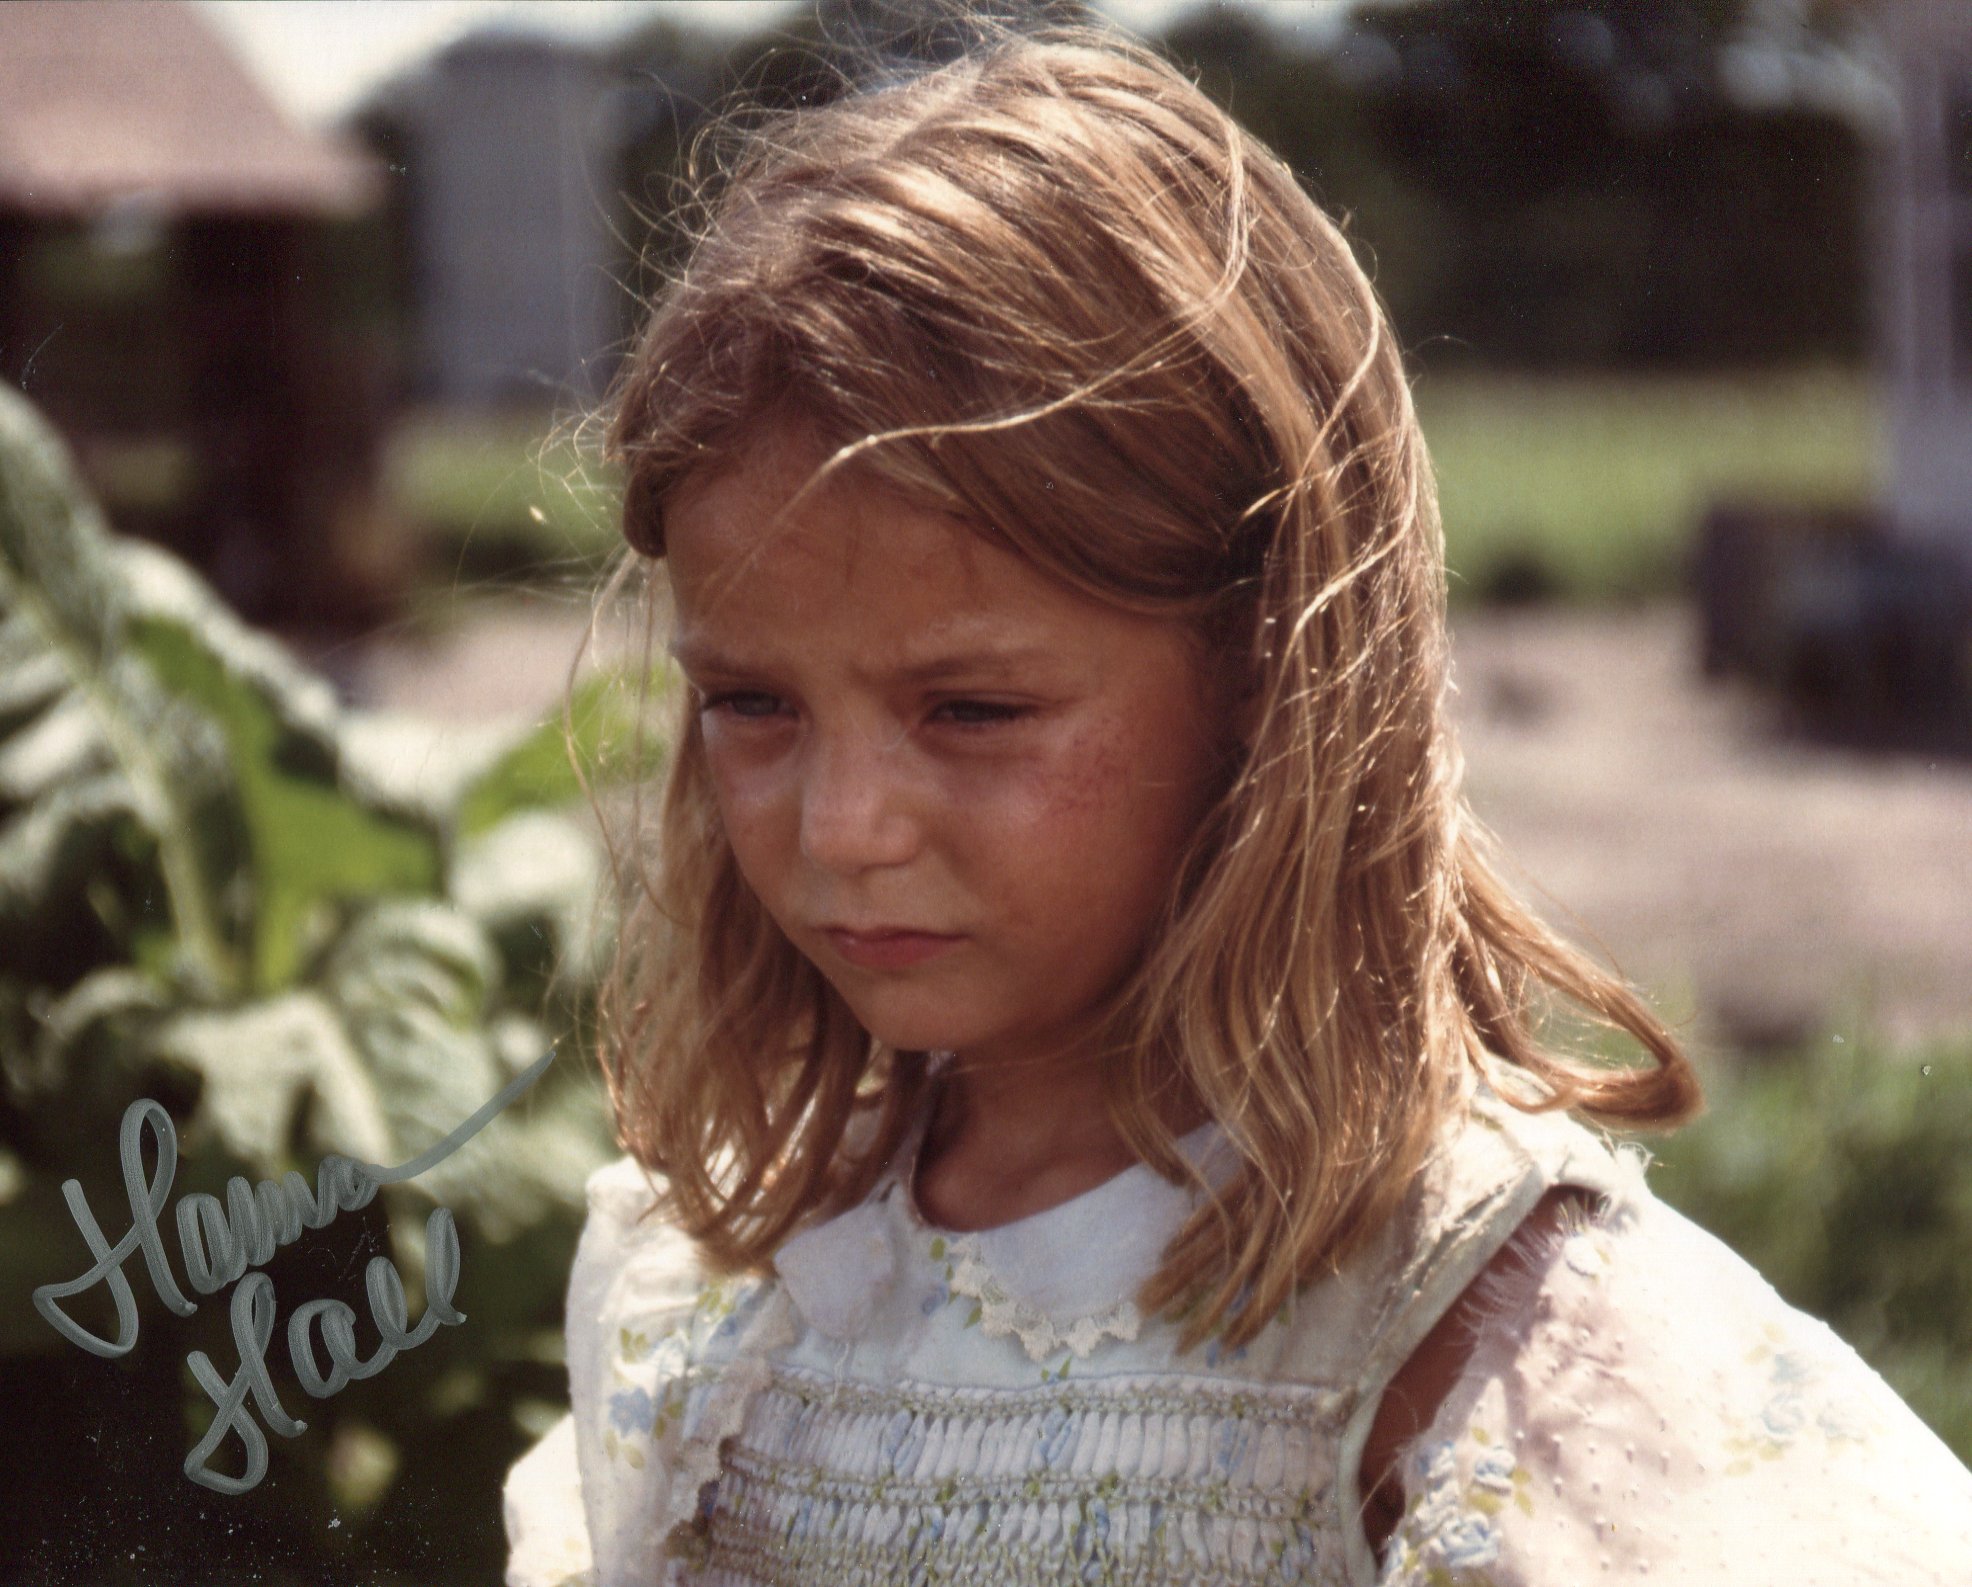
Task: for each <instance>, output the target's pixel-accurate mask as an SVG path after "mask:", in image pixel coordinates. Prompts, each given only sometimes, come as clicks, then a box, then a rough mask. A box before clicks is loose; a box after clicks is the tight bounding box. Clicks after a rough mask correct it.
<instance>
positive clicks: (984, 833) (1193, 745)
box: [664, 434, 1224, 1066]
mask: <svg viewBox="0 0 1972 1587" xmlns="http://www.w3.org/2000/svg"><path fill="white" fill-rule="evenodd" d="M822 456H823V454H822V453H821V452H820V451H819V450H818V449H816V448H814V447H813V446H812V445H810V444H808V443H806V442H804V441H801V440H799V439H796V438H794V437H793V436H792V435H778V434H776V435H773V436H770V437H769V438H767V439H766V442H765V444H763V445H760V446H758V447H756V448H754V449H753V451H752V452H751V455H750V456H749V457H748V458H747V459H746V461H745V462H744V464H743V465H742V466H741V467H739V468H737V469H735V470H733V471H731V472H729V473H726V474H724V475H721V476H715V477H713V478H710V479H694V480H690V481H687V483H686V484H685V485H684V486H682V487H681V488H680V489H679V490H678V491H677V492H676V493H674V495H673V496H672V498H671V499H670V500H669V501H667V502H666V503H665V514H664V523H665V543H666V555H667V558H668V560H669V564H670V575H671V584H672V591H673V596H674V599H675V602H676V609H677V631H676V637H675V638H674V640H673V643H672V647H671V648H672V651H673V653H674V654H675V655H676V656H677V657H678V659H679V661H680V663H681V665H682V666H683V668H684V670H685V673H686V676H687V677H688V678H689V680H690V682H691V684H692V686H693V689H694V691H695V695H696V698H697V699H698V701H699V704H700V716H699V722H700V727H701V730H702V733H703V737H704V747H705V756H706V763H707V766H708V768H709V771H710V774H711V779H712V783H713V786H714V788H715V790H716V796H717V801H718V808H719V814H720V817H721V819H722V822H723V824H724V829H725V833H726V836H727V839H728V841H729V842H730V843H731V845H732V849H733V854H734V857H735V858H736V860H737V862H738V864H739V868H740V871H741V873H742V874H743V875H744V877H745V878H746V881H747V883H748V885H749V886H751V887H752V889H753V891H754V892H755V893H756V894H757V895H758V896H759V898H760V901H761V903H762V904H763V905H764V906H765V908H766V910H767V912H768V913H769V914H770V915H772V916H773V918H774V920H775V922H776V923H777V924H778V925H779V926H780V928H781V930H782V931H783V932H785V933H786V934H787V936H788V938H789V940H791V941H792V942H793V943H794V945H795V946H796V947H797V948H799V949H800V950H801V952H802V953H804V954H806V955H807V956H808V957H809V958H810V959H811V960H813V961H814V963H815V964H816V965H817V966H818V967H819V968H820V970H821V971H822V973H823V974H824V975H826V976H827V977H828V979H829V980H830V982H832V983H833V984H834V986H835V987H836V989H837V990H838V991H839V992H840V993H841V994H842V997H843V999H844V1000H845V1001H846V1002H847V1003H848V1004H849V1006H850V1008H851V1009H852V1010H853V1011H854V1012H855V1014H856V1016H857V1017H858V1018H859V1019H860V1020H861V1021H862V1023H863V1025H864V1027H865V1028H866V1029H867V1030H869V1031H870V1032H871V1033H872V1034H874V1035H875V1036H877V1037H878V1038H879V1039H881V1040H883V1041H885V1042H888V1043H890V1044H891V1045H892V1046H894V1047H896V1048H900V1049H913V1050H936V1049H941V1048H953V1049H956V1050H958V1051H960V1052H961V1053H963V1054H964V1055H965V1056H966V1059H967V1062H968V1066H970V1065H972V1064H974V1063H978V1064H982V1065H985V1064H993V1065H997V1064H999V1063H1001V1062H1002V1061H1007V1062H1017V1061H1019V1060H1022V1059H1027V1060H1033V1061H1040V1062H1047V1061H1051V1060H1054V1059H1057V1058H1064V1057H1068V1056H1071V1055H1072V1054H1073V1049H1074V1045H1075V1042H1076V1038H1077V1033H1078V1030H1079V1029H1080V1028H1081V1021H1082V1018H1083V1016H1084V1015H1085V1013H1086V1012H1087V1011H1088V1010H1090V1008H1091V1007H1092V1005H1093V1004H1095V1002H1096V1001H1097V999H1098V998H1099V997H1100V996H1101V995H1102V994H1103V993H1104V992H1106V991H1107V990H1109V989H1110V988H1111V987H1112V986H1113V985H1114V984H1115V983H1116V982H1117V981H1118V980H1119V979H1120V978H1121V977H1122V976H1123V975H1124V974H1125V973H1126V972H1127V971H1128V970H1129V969H1130V968H1131V967H1132V965H1133V964H1134V962H1135V961H1136V959H1137V957H1138V955H1139V953H1140V951H1141V950H1142V948H1143V947H1144V945H1145V942H1146V940H1147V937H1148V935H1149V933H1150V931H1151V928H1152V926H1153V924H1154V919H1155V916H1156V913H1157V911H1158V910H1159V909H1160V907H1161V906H1162V903H1163V900H1164V898H1165V895H1166V892H1167V889H1168V887H1169V886H1170V883H1171V881H1172V878H1173V875H1174V871H1175V865H1176V861H1177V858H1178V855H1179V852H1180V850H1181V848H1182V847H1183V845H1184V844H1185V842H1186V840H1187V839H1188V838H1189V837H1190V836H1191V834H1192V833H1193V831H1194V830H1195V829H1196V828H1197V826H1198V824H1199V821H1200V819H1201V817H1202V816H1203V815H1204V813H1205V811H1206V809H1207V808H1208V806H1209V805H1210V803H1211V801H1212V799H1213V797H1214V796H1215V794H1216V793H1217V786H1216V774H1215V758H1216V756H1217V754H1218V752H1219V744H1220V740H1221V738H1222V737H1223V736H1224V728H1223V724H1222V722H1221V721H1220V720H1218V719H1217V712H1216V708H1215V706H1214V705H1213V704H1212V703H1210V702H1208V701H1207V700H1206V699H1204V698H1202V696H1203V694H1204V692H1205V691H1204V689H1203V688H1202V686H1201V684H1202V680H1201V678H1200V677H1199V675H1198V671H1197V668H1196V665H1195V663H1194V662H1193V660H1192V653H1191V652H1190V650H1189V649H1188V648H1187V646H1186V644H1185V641H1184V638H1183V635H1182V632H1181V630H1180V629H1179V627H1178V626H1177V625H1176V624H1174V623H1171V622H1166V621H1162V620H1157V619H1150V618H1144V617H1140V616H1136V615H1134V614H1129V613H1124V612H1121V611H1118V610H1116V609H1114V608H1112V607H1109V606H1105V605H1102V604H1099V603H1096V602H1094V601H1091V600H1090V599H1088V598H1087V597H1085V596H1083V595H1081V594H1079V593H1077V592H1071V591H1069V590H1067V589H1066V588H1064V587H1062V586H1060V585H1058V584H1056V583H1054V582H1052V581H1051V580H1049V579H1048V578H1046V577H1045V576H1043V575H1042V574H1040V573H1038V572H1037V571H1035V570H1034V569H1033V568H1032V567H1031V566H1030V565H1029V564H1027V563H1026V562H1024V561H1023V560H1021V559H1020V558H1018V557H1016V556H1014V555H1013V554H1011V553H1009V552H1007V551H1004V550H1001V549H1000V548H998V547H996V546H992V545H989V544H987V543H986V542H985V541H984V540H982V539H980V538H978V537H977V536H976V535H974V534H972V533H970V532H969V531H968V530H967V529H966V528H965V527H964V525H963V524H961V523H959V522H958V521H957V520H954V519H950V518H946V517H944V516H942V515H938V514H933V513H927V512H923V511H919V510H917V509H915V508H912V507H909V506H907V505H905V504H904V503H903V502H902V501H900V500H899V499H898V498H896V497H894V496H892V495H890V494H889V493H887V492H885V491H883V490H881V489H879V488H877V487H875V486H873V485H871V484H868V483H865V482H863V481H860V480H856V479H854V478H853V476H847V475H838V476H836V477H835V478H834V479H833V480H831V481H830V483H829V484H828V485H827V486H826V487H824V488H823V489H822V490H820V491H818V492H816V493H815V494H814V495H812V496H811V497H810V498H809V501H808V503H807V504H806V505H805V506H804V507H803V508H802V509H801V510H800V511H799V512H797V513H795V514H792V515H790V517H789V518H788V519H787V520H786V522H785V524H784V526H783V528H782V530H781V531H780V532H779V534H778V535H775V534H772V533H771V532H770V526H771V524H772V521H773V519H774V517H775V515H776V513H777V512H778V511H779V509H780V508H781V506H782V504H783V503H784V502H786V501H787V500H788V499H789V497H790V496H792V494H793V493H794V491H795V490H796V489H797V488H798V486H799V485H800V483H801V482H802V481H803V480H804V479H805V478H806V477H807V476H808V473H809V471H810V470H811V469H812V468H813V467H814V466H815V465H816V464H817V463H819V462H820V461H821V459H822ZM756 553H758V559H757V560H751V559H752V558H754V557H755V555H756ZM832 927H847V928H850V929H852V930H857V931H876V930H898V929H905V930H911V931H917V932H928V933H939V934H945V935H949V936H951V937H954V938H956V939H957V940H956V941H954V942H951V943H949V944H948V945H946V946H944V947H942V948H940V949H939V950H938V951H936V952H935V953H933V954H932V955H931V956H930V957H927V958H922V959H920V960H918V961H917V962H914V963H908V964H895V963H892V964H871V963H869V962H861V963H859V962H856V961H855V960H854V959H853V958H851V957H848V956H845V950H844V947H843V946H842V945H841V944H840V943H839V942H838V941H837V940H836V939H835V938H833V937H832V936H831V935H830V928H832Z"/></svg>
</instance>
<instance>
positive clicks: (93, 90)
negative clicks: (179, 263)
mask: <svg viewBox="0 0 1972 1587" xmlns="http://www.w3.org/2000/svg"><path fill="white" fill-rule="evenodd" d="M380 192H381V182H380V177H379V174H378V173H377V171H376V169H375V166H374V164H373V163H372V162H371V161H370V160H369V158H368V157H366V156H364V155H362V154H359V153H357V152H356V151H355V150H354V148H353V147H352V146H349V145H346V144H344V143H341V142H339V141H337V140H335V139H334V138H331V137H327V136H324V135H321V134H318V133H314V132H309V131H304V130H303V129H301V128H299V127H296V126H295V125H294V124H293V123H291V122H290V121H288V120H287V118H286V117H285V116H284V115H283V114H282V113H281V111H280V110H279V109H278V108H277V107H276V106H275V104H274V102H273V101H272V100H271V99H270V98H269V97H268V96H267V94H266V93H265V92H264V91H263V90H262V88H261V87H260V85H259V84H258V83H257V82H256V81H255V80H254V79H253V77H252V76H251V75H250V74H249V73H248V71H247V69H246V68H245V67H244V66H243V65H242V64H241V63H240V62H239V61H238V60H237V59H235V58H234V56H233V54H232V53H231V51H230V50H228V48H227V47H226V45H225V43H224V42H223V41H222V40H221V39H220V38H219V37H218V36H217V35H216V34H215V33H213V32H212V31H211V29H210V28H209V27H208V25H207V24H206V22H205V20H204V19H203V18H202V17H200V16H199V15H198V13H197V12H196V11H195V10H194V8H193V7H192V6H191V5H190V4H189V3H187V0H119V3H117V4H114V5H106V4H91V5H76V4H69V3H66V0H13V3H10V4H3V5H0V210H5V209H12V210H16V211H21V210H25V211H28V212H30V213H34V214H39V215H92V214H96V213H98V212H100V211H102V210H104V209H106V208H109V207H111V206H112V205H115V204H117V203H119V202H127V201H130V200H133V199H135V200H139V201H141V202H144V203H145V204H147V205H150V206H153V207H155V208H157V209H160V210H162V211H164V212H166V213H170V214H187V213H200V214H213V213H221V214H248V213H265V212H269V211H272V212H277V213H289V214H349V213H354V212H357V211H360V210H362V209H365V208H367V207H369V206H370V205H371V204H372V203H374V202H375V201H376V200H377V198H378V196H379V195H380Z"/></svg>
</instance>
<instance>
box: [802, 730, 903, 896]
mask: <svg viewBox="0 0 1972 1587" xmlns="http://www.w3.org/2000/svg"><path fill="white" fill-rule="evenodd" d="M896 750H897V745H896V744H895V743H887V742H884V741H883V739H882V737H881V735H880V734H878V733H875V732H871V731H869V730H866V729H862V728H857V727H851V728H848V729H846V730H844V731H842V732H838V733H834V734H831V735H829V736H828V737H826V738H822V737H820V736H818V737H817V739H816V741H815V745H814V749H813V751H812V753H811V754H810V756H809V759H808V764H807V766H806V767H805V768H804V769H803V772H802V784H801V852H802V854H803V855H804V856H805V857H806V858H807V859H808V861H809V862H810V863H811V864H814V865H817V866H819V867H821V868H822V869H824V870H828V871H835V872H838V873H843V874H848V873H853V872H855V871H861V870H868V869H869V868H871V867H872V866H881V865H901V864H902V863H903V862H904V861H906V860H908V859H909V858H910V856H911V854H912V851H913V850H914V849H915V847H916V845H917V841H918V829H917V822H916V819H915V817H914V816H913V815H912V813H911V811H910V809H909V808H908V807H909V803H910V800H909V790H908V789H907V787H906V786H905V774H904V767H903V766H902V765H901V764H900V762H901V757H900V756H899V755H898V754H897V753H896Z"/></svg>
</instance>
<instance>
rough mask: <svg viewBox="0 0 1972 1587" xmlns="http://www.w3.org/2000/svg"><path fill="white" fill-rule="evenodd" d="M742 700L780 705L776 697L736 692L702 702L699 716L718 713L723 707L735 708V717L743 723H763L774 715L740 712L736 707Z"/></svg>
mask: <svg viewBox="0 0 1972 1587" xmlns="http://www.w3.org/2000/svg"><path fill="white" fill-rule="evenodd" d="M741 700H766V701H767V702H769V703H770V704H777V703H778V702H777V701H775V700H774V697H773V696H772V695H771V694H755V693H751V692H748V691H744V690H736V691H734V692H733V693H731V694H715V695H712V696H711V697H710V698H708V699H706V700H703V701H701V702H700V704H699V708H698V714H699V715H700V716H704V715H705V714H706V713H707V712H709V711H716V710H718V709H720V708H721V707H722V706H724V707H728V708H733V715H735V716H737V717H738V718H739V719H740V720H741V721H742V722H759V721H763V720H765V719H766V717H767V716H769V715H771V714H772V713H771V712H762V713H760V714H758V715H755V714H754V713H753V712H750V711H741V710H738V709H737V708H736V706H735V702H737V701H741Z"/></svg>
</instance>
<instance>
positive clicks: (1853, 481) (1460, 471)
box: [1415, 370, 1884, 604]
mask: <svg viewBox="0 0 1972 1587" xmlns="http://www.w3.org/2000/svg"><path fill="white" fill-rule="evenodd" d="M1415 389H1416V396H1417V405H1418V411H1419V414H1420V416H1421V417H1422V419H1423V423H1424V430H1425V436H1426V438H1427V440H1428V441H1429V443H1430V445H1431V449H1432V456H1433V458H1434V460H1435V462H1436V464H1437V469H1438V478H1439V499H1440V503H1441V506H1442V508H1443V515H1444V521H1445V542H1446V558H1447V561H1448V562H1449V563H1450V565H1451V569H1452V584H1451V598H1452V600H1453V601H1454V602H1457V603H1461V604H1468V603H1472V602H1483V601H1486V600H1497V599H1511V598H1550V599H1556V600H1565V601H1576V602H1596V601H1611V600H1636V599H1642V598H1646V597H1650V596H1657V595H1663V594H1667V593H1670V592H1673V591H1675V590H1678V589H1680V588H1682V587H1683V584H1684V580H1685V556H1686V551H1687V548H1688V547H1689V546H1690V545H1691V544H1692V542H1693V540H1694V538H1695V536H1696V534H1697V530H1698V526H1699V523H1700V521H1701V519H1702V517H1703V515H1704V512H1705V509H1706V507H1707V505H1708V504H1709V503H1711V502H1713V501H1715V500H1719V499H1721V498H1728V497H1732V498H1744V497H1752V498H1756V499H1762V500H1769V501H1773V502H1778V503H1785V504H1787V505H1790V506H1850V505H1861V504H1864V503H1866V502H1868V501H1869V500H1871V499H1872V498H1873V497H1874V495H1875V493H1876V490H1877V487H1878V482H1879V479H1880V476H1881V472H1882V467H1883V463H1882V459H1883V456H1884V441H1883V438H1882V416H1881V412H1880V407H1879V402H1878V398H1877V395H1876V390H1875V387H1874V386H1873V384H1872V383H1871V381H1870V380H1869V378H1868V377H1867V376H1866V375H1863V374H1861V373H1856V372H1849V371H1842V370H1805V371H1794V372H1787V373H1782V374H1774V375H1758V376H1745V377H1737V378H1721V377H1712V378H1707V379H1679V380H1669V379H1666V380H1651V381H1642V380H1575V379H1571V380H1533V379H1505V378H1501V377H1498V376H1484V377H1480V376H1460V377H1436V376H1426V377H1422V378H1420V379H1419V380H1418V381H1417V383H1416V387H1415Z"/></svg>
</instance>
